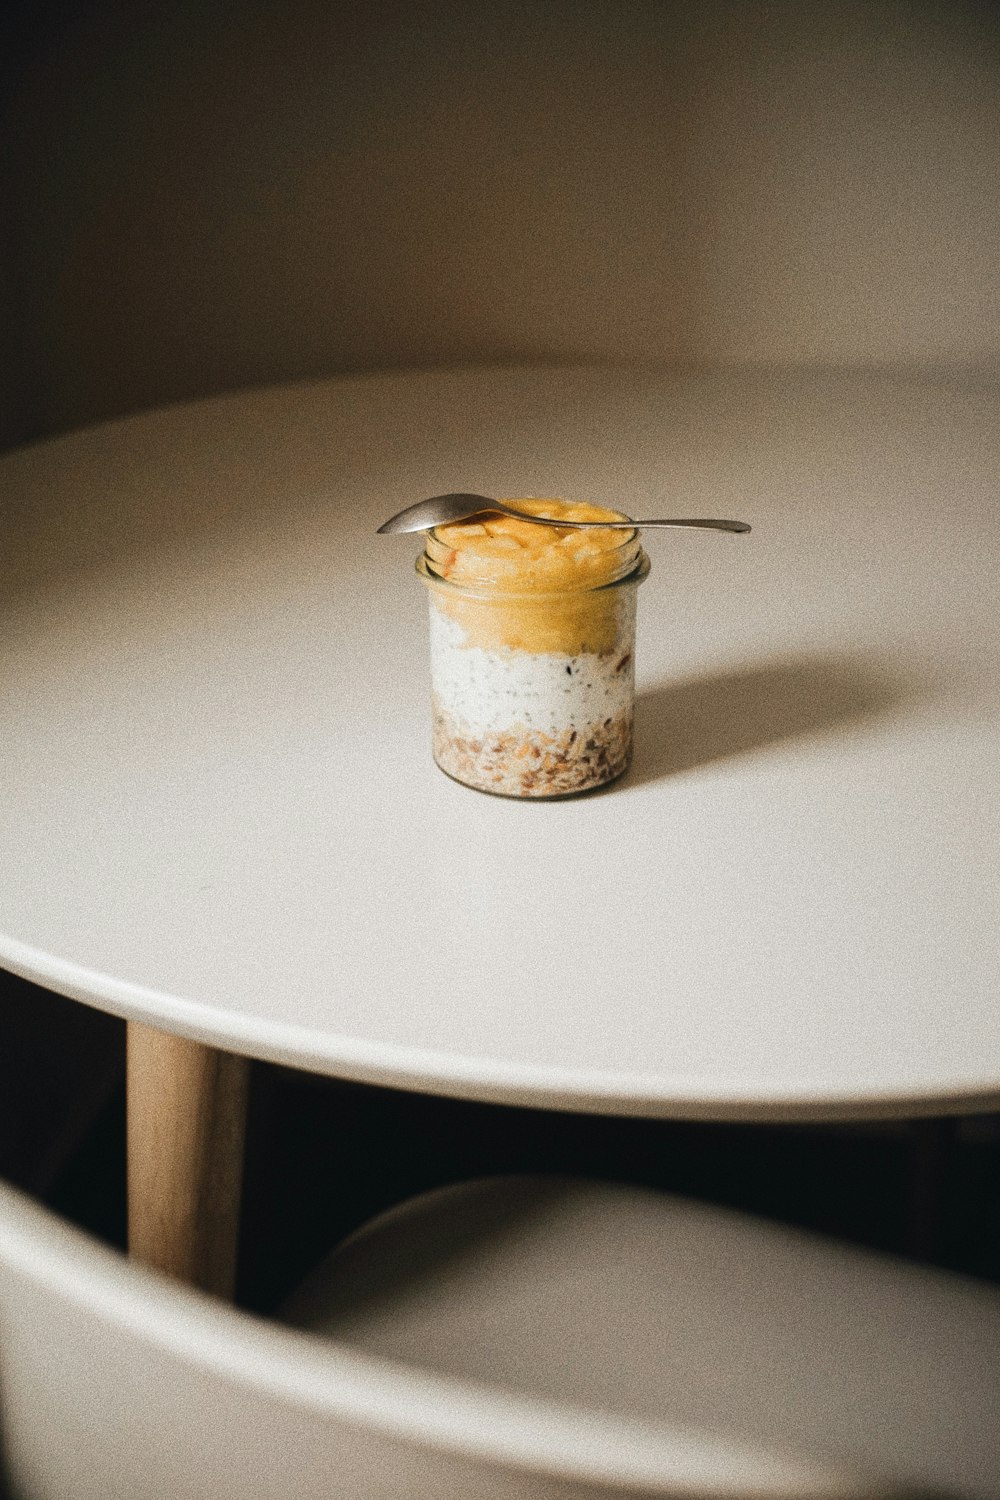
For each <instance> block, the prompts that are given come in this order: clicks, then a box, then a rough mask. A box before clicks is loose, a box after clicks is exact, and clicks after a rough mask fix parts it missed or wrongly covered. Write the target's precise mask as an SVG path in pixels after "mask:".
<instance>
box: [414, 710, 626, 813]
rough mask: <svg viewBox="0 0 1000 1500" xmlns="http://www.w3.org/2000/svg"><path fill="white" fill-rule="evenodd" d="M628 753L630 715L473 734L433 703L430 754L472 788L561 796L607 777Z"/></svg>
mask: <svg viewBox="0 0 1000 1500" xmlns="http://www.w3.org/2000/svg"><path fill="white" fill-rule="evenodd" d="M631 754H632V716H631V714H625V713H620V714H617V715H616V716H615V717H613V718H609V719H605V720H603V721H602V722H600V723H597V724H589V725H586V726H585V727H584V728H582V729H580V730H577V729H568V730H566V731H564V732H563V733H562V734H559V735H552V734H548V733H545V732H544V731H541V730H538V729H528V728H526V727H525V726H523V725H520V724H518V725H515V726H513V727H512V728H510V729H502V730H495V731H490V732H488V733H485V734H481V735H478V736H477V735H473V734H470V732H469V730H468V728H467V727H466V726H464V725H462V724H461V723H459V721H457V720H456V719H455V718H453V717H452V715H451V714H449V713H448V711H447V710H446V709H445V708H444V707H443V706H442V704H441V703H440V702H439V701H438V700H437V699H435V702H434V759H435V760H436V761H437V763H438V765H439V766H440V767H441V769H442V771H446V772H447V774H448V775H449V776H453V777H454V778H455V780H456V781H463V782H465V784H466V785H467V786H472V787H475V788H476V789H477V790H478V791H482V792H496V793H498V794H499V795H501V796H506V797H565V796H569V795H571V794H572V793H573V792H585V791H587V790H589V789H590V788H592V787H598V786H603V785H604V784H605V783H606V782H609V781H613V780H614V779H615V777H617V776H620V775H621V774H622V772H623V771H624V770H625V769H626V768H627V766H628V763H629V760H630V758H631Z"/></svg>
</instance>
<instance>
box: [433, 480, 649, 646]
mask: <svg viewBox="0 0 1000 1500" xmlns="http://www.w3.org/2000/svg"><path fill="white" fill-rule="evenodd" d="M504 504H505V505H511V506H514V507H516V508H517V509H518V510H519V511H522V512H523V513H524V515H525V519H524V520H523V521H522V520H520V519H515V518H514V517H512V516H488V517H486V518H485V519H483V520H473V521H459V522H457V523H456V524H455V525H453V526H439V527H437V528H435V530H434V531H432V532H430V533H429V535H428V538H427V551H426V556H425V559H424V562H425V564H426V565H427V566H424V567H422V568H421V572H422V573H423V576H424V578H425V579H426V581H427V582H428V583H429V584H430V585H431V586H432V587H433V588H434V593H435V600H436V604H437V607H438V608H439V609H441V610H443V611H444V612H445V613H446V614H447V615H449V616H450V617H451V618H452V619H453V620H455V621H456V623H457V624H459V625H460V626H461V627H462V630H463V631H464V633H465V642H464V644H465V645H467V646H480V647H482V648H483V649H484V650H493V651H495V650H502V649H507V650H512V651H531V652H558V653H560V654H565V655H567V656H577V655H579V654H581V653H582V652H597V653H603V652H609V651H614V650H615V648H616V645H617V641H618V635H619V620H620V616H621V610H622V607H623V605H624V603H625V601H624V600H623V599H622V598H621V595H620V591H619V590H618V589H606V588H603V585H606V584H610V583H614V582H615V581H616V580H617V579H620V578H625V577H627V576H628V575H629V574H630V573H632V572H633V571H634V570H635V568H636V567H637V566H638V563H639V559H640V557H641V556H642V552H641V546H640V543H639V538H638V533H637V532H636V530H635V528H634V527H633V526H631V525H630V524H629V522H628V520H627V518H626V517H623V516H622V515H621V512H619V511H613V510H607V509H605V508H604V507H602V506H598V505H589V504H587V503H586V502H584V501H573V500H556V499H517V500H505V501H504ZM532 515H544V516H552V517H566V518H567V519H572V520H576V521H615V520H619V519H621V520H622V521H624V523H625V524H624V525H623V526H622V527H621V528H620V529H619V528H617V527H616V528H614V529H613V530H607V531H604V530H601V531H578V530H575V529H573V528H572V527H565V528H564V527H555V526H539V525H538V524H537V523H533V522H532V521H531V520H530V517H531V516H532ZM436 579H440V580H443V582H442V583H440V584H438V585H437V586H436V587H435V580H436ZM595 591H596V592H595Z"/></svg>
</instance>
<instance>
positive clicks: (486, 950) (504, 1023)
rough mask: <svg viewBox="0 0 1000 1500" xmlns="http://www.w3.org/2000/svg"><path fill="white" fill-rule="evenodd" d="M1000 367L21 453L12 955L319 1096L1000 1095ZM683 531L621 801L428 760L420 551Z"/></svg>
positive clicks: (269, 427) (242, 420)
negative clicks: (462, 519)
mask: <svg viewBox="0 0 1000 1500" xmlns="http://www.w3.org/2000/svg"><path fill="white" fill-rule="evenodd" d="M998 407H1000V401H998V396H997V389H996V387H995V386H992V387H991V386H990V384H989V383H988V382H986V381H983V382H980V383H977V382H976V381H975V380H972V379H970V380H967V381H964V382H963V381H961V380H957V379H952V380H945V379H938V380H932V379H926V380H920V379H916V378H914V379H909V380H907V379H895V378H890V377H889V376H878V375H869V376H862V375H846V374H843V375H837V374H829V373H828V374H816V373H813V374H809V373H806V372H784V373H780V374H772V375H767V374H762V373H761V372H750V373H738V372H731V373H716V374H678V373H674V374H664V373H659V374H657V373H655V372H649V371H625V370H621V369H618V370H607V369H605V370H600V369H570V368H547V369H530V370H473V371H465V372H461V371H458V372H455V371H452V372H437V373H430V374H427V373H424V374H397V375H391V376H365V377H355V378H350V379H342V380H335V381H327V382H316V383H311V382H310V383H305V384H299V385H293V386H286V387H279V388H274V389H268V390H262V391H255V392H251V393H245V394H239V395H234V396H228V397H223V398H219V399H215V400H212V401H208V402H202V403H196V404H191V405H186V406H179V407H173V408H166V409H163V410H159V411H154V412H150V413H145V414H142V415H140V416H138V417H135V418H130V419H127V420H124V421H121V422H116V423H112V424H108V425H104V426H101V427H95V428H91V429H88V430H85V431H81V432H78V433H74V434H70V435H68V436H66V437H63V438H59V439H57V440H55V441H51V442H47V443H44V444H39V445H36V446H34V447H29V448H25V449H22V450H19V451H16V452H14V453H12V454H9V455H8V456H6V457H5V458H4V459H3V460H2V461H0V483H2V490H3V493H4V502H3V503H4V505H5V507H6V508H7V511H8V515H9V516H10V517H11V519H12V524H11V525H9V526H8V537H7V555H6V557H5V559H4V563H3V568H4V573H5V578H6V582H5V587H4V589H3V597H2V602H0V614H2V630H0V683H2V692H3V700H4V701H3V710H2V715H3V726H4V728H3V743H2V765H3V796H2V799H0V964H3V965H5V966H6V967H8V968H10V969H12V970H15V971H18V972H20V973H22V974H25V975H28V976H29V977H32V978H35V979H37V980H39V981H40V982H41V983H43V984H45V985H47V986H49V987H50V988H53V989H55V990H58V991H62V992H63V993H66V994H68V995H72V996H75V997H77V998H80V999H83V1000H85V1001H87V1002H89V1003H92V1004H94V1005H96V1006H99V1007H101V1008H103V1009H106V1010H109V1011H112V1012H115V1013H117V1014H120V1015H123V1016H127V1017H131V1018H138V1019H141V1020H144V1021H147V1022H149V1023H151V1024H153V1025H155V1026H158V1027H161V1028H163V1029H166V1030H170V1031H174V1032H177V1033H179V1034H182V1035H186V1036H191V1037H195V1038H197V1039H200V1040H203V1041H208V1042H211V1043H215V1044H217V1045H219V1046H221V1047H224V1048H229V1049H231V1050H234V1051H238V1052H241V1053H245V1054H248V1055H251V1056H257V1057H263V1058H270V1059H273V1060H276V1061H281V1062H287V1063H291V1064H293V1065H296V1066H300V1067H302V1068H306V1069H309V1070H312V1071H314V1072H319V1073H328V1074H334V1075H337V1076H341V1077H346V1078H356V1079H364V1080H370V1081H375V1082H380V1083H385V1084H392V1085H398V1086H403V1087H408V1088H418V1089H426V1090H430V1091H440V1092H446V1093H451V1094H455V1095H463V1096H470V1097H476V1098H483V1099H495V1100H501V1101H508V1102H514V1103H530V1104H537V1105H546V1106H555V1107H561V1108H571V1109H587V1110H593V1111H605V1112H609V1113H634V1114H646V1115H664V1116H678V1117H706V1118H719V1119H727V1118H728V1119H748V1120H750V1119H795V1118H824V1117H837V1116H846V1117H851V1116H859V1117H860V1116H865V1115H878V1114H887V1115H892V1114H899V1115H901V1114H909V1113H919V1112H924V1111H942V1112H944V1111H962V1110H972V1109H978V1108H990V1107H995V1106H996V1102H997V1100H998V1098H1000V1025H998V1019H997V1016H998V1012H997V995H998V984H997V979H998V942H997V934H998V932H1000V912H998V905H1000V900H998V898H1000V819H998V796H997V770H998V766H1000V734H998V714H997V708H998V694H1000V688H998V674H997V646H998V636H1000V607H998V606H1000V601H998V599H997V576H998V570H997V566H996V564H997V553H998V547H997V540H996V536H997V526H996V522H997V508H996V498H995V484H996V474H997V472H998V469H1000V452H998V448H1000V440H998V433H1000V424H998V421H997V417H998ZM458 489H466V490H472V491H478V492H485V493H493V494H501V495H504V494H505V495H516V494H532V493H533V494H540V495H545V494H553V495H568V496H575V497H580V498H588V499H594V500H598V501H610V502H612V503H614V504H618V505H621V506H622V507H624V508H626V509H628V510H629V511H631V512H632V513H634V514H638V515H643V514H647V515H648V514H652V515H657V514H664V513H667V514H669V513H671V512H672V513H674V514H695V515H697V514H706V515H711V514H716V515H736V516H739V517H743V518H745V519H747V520H749V521H751V522H752V523H753V527H754V530H753V533H752V535H751V536H749V537H730V536H723V535H706V534H699V533H683V532H678V533H670V532H651V533H649V535H648V538H647V544H646V545H647V550H648V551H649V553H650V555H651V557H652V562H653V571H652V574H651V576H650V578H649V580H648V581H647V582H646V583H645V584H644V585H643V588H642V592H641V594H640V618H639V643H638V648H637V658H638V674H637V675H638V688H639V701H638V706H637V744H636V756H635V763H634V766H633V769H632V770H631V772H630V773H629V774H628V776H627V777H626V778H625V779H624V780H623V781H622V782H620V783H619V784H618V785H617V786H616V787H614V788H613V789H611V790H609V791H607V792H604V793H601V794H598V795H594V796H590V797H587V798H581V799H575V800H569V801H564V802H555V803H521V802H516V801H509V800H503V799H498V798H492V797H486V796H483V795H481V794H479V793H476V792H473V791H470V790H469V789H467V788H464V787H461V786H459V785H456V784H455V783H453V782H452V781H450V780H448V779H447V778H446V777H445V776H443V775H442V774H441V773H440V772H439V771H438V770H437V769H436V767H435V766H434V764H433V762H432V760H431V755H430V712H429V701H428V681H427V641H426V621H425V615H426V600H425V596H424V593H423V590H422V589H421V587H420V585H419V581H418V579H417V578H416V575H415V574H414V572H413V562H414V558H415V556H416V553H417V551H418V550H419V538H416V537H409V538H407V537H391V538H382V537H378V538H377V537H375V535H374V530H375V527H376V525H377V524H378V522H379V521H381V520H382V519H384V518H385V517H386V516H387V515H389V514H390V513H391V512H393V511H395V510H397V509H399V508H401V507H402V506H403V505H404V504H407V503H408V502H410V501H412V500H414V499H416V498H419V497H421V496H424V495H428V494H435V493H440V492H442V491H446V490H458Z"/></svg>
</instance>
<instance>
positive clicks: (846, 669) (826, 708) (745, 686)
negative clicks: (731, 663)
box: [629, 655, 914, 786]
mask: <svg viewBox="0 0 1000 1500" xmlns="http://www.w3.org/2000/svg"><path fill="white" fill-rule="evenodd" d="M913 692H914V689H913V684H912V683H907V682H904V681H903V679H902V678H901V677H900V676H899V675H898V673H895V672H890V671H889V670H887V669H885V668H880V667H879V666H878V664H877V663H875V662H871V661H867V660H863V659H851V658H848V657H836V656H832V655H831V656H822V655H816V656H802V657H790V658H779V659H777V660H773V661H769V662H763V663H761V664H760V665H758V666H754V667H746V668H743V669H742V670H734V671H730V672H720V673H715V674H712V675H707V676H701V677H692V678H686V679H681V680H680V681H677V682H669V683H664V684H662V685H661V686H659V687H656V688H652V689H650V690H649V691H647V692H645V693H641V694H640V695H639V698H638V700H637V703H636V755H635V762H634V765H633V768H632V773H631V775H630V777H629V780H630V782H631V784H632V785H633V786H637V785H641V784H642V783H643V782H646V781H656V780H659V779H660V778H661V777H665V776H674V775H676V774H678V773H679V772H681V771H691V770H694V769H695V768H696V767H697V766H705V765H711V763H712V762H713V761H719V760H728V759H730V758H731V757H733V756H738V755H748V754H750V753H751V752H752V751H754V750H760V749H763V748H764V747H766V746H768V745H776V744H779V743H781V741H783V740H791V739H799V738H804V737H806V736H816V735H823V736H826V735H830V734H834V733H836V732H837V731H839V730H843V729H846V728H848V727H850V726H852V725H856V724H858V723H860V722H862V721H863V720H865V719H872V718H875V717H877V716H878V715H880V714H884V713H887V712H888V711H889V710H891V709H892V708H894V707H896V706H897V704H899V703H900V702H902V701H903V700H904V699H905V698H910V697H912V696H913Z"/></svg>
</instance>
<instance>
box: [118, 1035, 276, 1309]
mask: <svg viewBox="0 0 1000 1500" xmlns="http://www.w3.org/2000/svg"><path fill="white" fill-rule="evenodd" d="M127 1066H128V1234H129V1253H130V1254H132V1255H134V1256H135V1257H136V1258H137V1259H138V1260H141V1261H144V1262H145V1263H146V1264H147V1265H149V1266H154V1267H155V1268H156V1269H157V1270H158V1271H165V1272H166V1273H167V1274H168V1275H171V1276H176V1277H179V1278H180V1279H181V1280H183V1281H187V1282H189V1283H190V1284H192V1285H194V1286H198V1287H201V1288H203V1289H204V1290H205V1291H210V1292H215V1293H216V1294H218V1295H219V1296H224V1297H231V1296H232V1293H233V1286H234V1281H235V1273H236V1248H237V1237H238V1229H239V1209H240V1190H241V1186H242V1180H243V1147H244V1139H245V1134H246V1112H247V1094H248V1083H249V1076H250V1064H249V1061H248V1059H247V1058H245V1057H235V1056H233V1055H232V1054H231V1053H228V1052H220V1051H218V1050H217V1049H216V1048H215V1047H206V1046H205V1045H203V1044H202V1043H201V1042H191V1041H188V1040H187V1039H186V1038H184V1037H177V1036H171V1035H169V1034H168V1033H166V1032H162V1031H158V1030H155V1029H154V1028H153V1027H151V1026H145V1025H142V1024H141V1023H139V1022H137V1021H130V1022H129V1023H128V1052H127Z"/></svg>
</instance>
